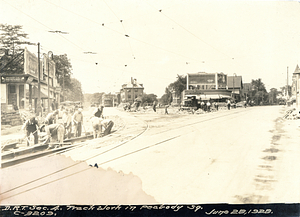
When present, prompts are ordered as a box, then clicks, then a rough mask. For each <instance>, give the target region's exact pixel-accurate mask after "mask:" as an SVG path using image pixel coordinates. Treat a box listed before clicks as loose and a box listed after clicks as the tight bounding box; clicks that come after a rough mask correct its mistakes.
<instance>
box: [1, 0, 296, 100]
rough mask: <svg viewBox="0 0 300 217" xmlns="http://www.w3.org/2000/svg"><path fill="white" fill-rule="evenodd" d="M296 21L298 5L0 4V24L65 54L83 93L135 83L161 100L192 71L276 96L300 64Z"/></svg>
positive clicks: (145, 0) (43, 0)
mask: <svg viewBox="0 0 300 217" xmlns="http://www.w3.org/2000/svg"><path fill="white" fill-rule="evenodd" d="M299 20H300V3H299V2H297V1H229V0H224V1H211V0H210V1H201V0H126V1H124V0H85V1H81V0H0V23H3V24H9V25H22V26H23V31H24V32H25V33H27V34H28V40H29V41H30V42H32V43H37V42H39V43H40V44H41V53H47V52H48V51H52V52H53V53H54V55H61V54H67V56H68V58H69V59H70V62H71V64H72V73H73V77H74V78H76V79H77V80H79V81H80V82H81V84H82V88H83V91H84V93H96V92H106V93H109V92H112V93H113V92H118V91H120V89H121V86H122V84H125V83H128V82H130V80H131V77H133V78H136V79H137V81H138V83H141V84H143V85H144V88H145V89H144V92H146V93H147V94H150V93H154V94H156V95H157V96H158V97H161V96H162V95H163V94H164V92H165V88H166V87H167V86H168V85H169V84H170V83H172V82H174V81H175V80H176V77H177V76H178V75H186V74H187V73H196V72H207V73H215V72H223V73H225V74H227V75H228V76H232V75H234V74H236V75H238V76H242V79H243V82H244V83H250V82H251V80H252V79H258V78H261V79H262V82H263V83H264V84H265V86H266V89H267V91H269V90H270V89H271V88H277V89H280V87H283V86H285V85H286V84H287V82H288V84H291V82H292V73H293V72H294V70H295V68H296V65H297V64H299V60H300V22H299ZM49 31H62V32H63V33H67V34H63V33H52V32H49ZM27 48H28V49H29V50H30V51H31V52H33V53H35V54H36V55H37V46H33V45H28V46H27ZM287 78H288V79H287Z"/></svg>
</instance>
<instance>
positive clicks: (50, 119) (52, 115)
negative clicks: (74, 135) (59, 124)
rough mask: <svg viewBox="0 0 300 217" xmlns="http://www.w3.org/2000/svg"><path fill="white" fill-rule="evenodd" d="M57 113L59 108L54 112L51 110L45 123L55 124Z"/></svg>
mask: <svg viewBox="0 0 300 217" xmlns="http://www.w3.org/2000/svg"><path fill="white" fill-rule="evenodd" d="M56 115H58V110H55V111H54V112H50V113H49V114H48V115H47V116H46V118H45V124H47V125H50V124H55V123H56Z"/></svg>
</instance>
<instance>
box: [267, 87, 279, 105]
mask: <svg viewBox="0 0 300 217" xmlns="http://www.w3.org/2000/svg"><path fill="white" fill-rule="evenodd" d="M277 96H278V91H277V89H276V88H271V90H270V92H269V102H270V103H271V104H277Z"/></svg>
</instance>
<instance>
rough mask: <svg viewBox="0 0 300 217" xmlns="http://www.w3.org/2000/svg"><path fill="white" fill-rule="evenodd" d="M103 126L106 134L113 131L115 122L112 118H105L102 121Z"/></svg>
mask: <svg viewBox="0 0 300 217" xmlns="http://www.w3.org/2000/svg"><path fill="white" fill-rule="evenodd" d="M101 126H102V128H103V130H104V132H103V135H104V136H106V135H108V134H110V133H111V129H112V127H113V126H114V122H113V121H112V120H110V119H104V120H102V121H101ZM101 130H102V129H101Z"/></svg>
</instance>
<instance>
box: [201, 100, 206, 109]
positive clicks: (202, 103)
mask: <svg viewBox="0 0 300 217" xmlns="http://www.w3.org/2000/svg"><path fill="white" fill-rule="evenodd" d="M204 105H205V103H204V102H203V101H201V103H200V108H201V109H202V110H203V111H204Z"/></svg>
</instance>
